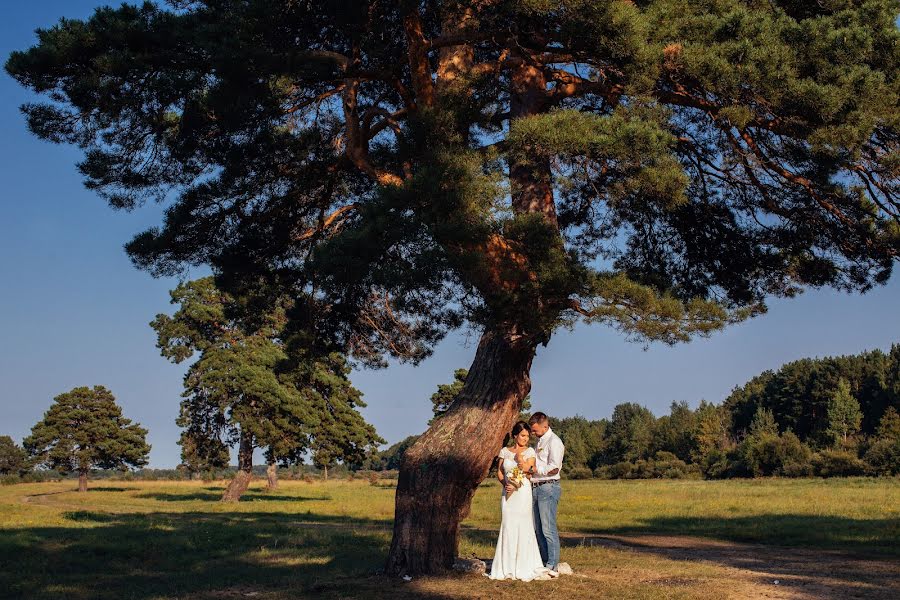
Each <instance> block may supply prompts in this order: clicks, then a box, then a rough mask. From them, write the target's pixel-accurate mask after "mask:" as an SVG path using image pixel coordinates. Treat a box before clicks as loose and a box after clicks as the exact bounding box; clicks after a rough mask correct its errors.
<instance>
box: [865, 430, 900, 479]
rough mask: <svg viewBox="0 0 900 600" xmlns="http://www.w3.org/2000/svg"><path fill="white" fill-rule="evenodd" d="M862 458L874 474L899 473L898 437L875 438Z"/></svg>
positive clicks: (899, 440)
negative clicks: (891, 438)
mask: <svg viewBox="0 0 900 600" xmlns="http://www.w3.org/2000/svg"><path fill="white" fill-rule="evenodd" d="M864 458H865V461H866V463H867V464H868V465H869V468H870V469H871V470H872V473H873V474H874V475H900V439H898V440H889V439H880V440H876V441H875V443H873V444H872V445H871V446H870V447H869V449H868V450H867V451H866V454H865V457H864Z"/></svg>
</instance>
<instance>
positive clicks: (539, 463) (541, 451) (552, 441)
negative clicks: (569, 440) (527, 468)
mask: <svg viewBox="0 0 900 600" xmlns="http://www.w3.org/2000/svg"><path fill="white" fill-rule="evenodd" d="M536 451H537V460H536V462H535V465H534V477H532V478H531V481H532V482H538V481H548V480H551V479H559V472H557V473H556V475H549V476H548V475H547V473H549V472H550V471H552V470H553V469H559V470H560V471H562V461H563V454H564V453H565V451H566V447H565V445H563V442H562V440H561V439H559V436H558V435H556V434H555V433H553V430H552V429H547V433H545V434H544V435H542V436H541V437H539V438H538V444H537V449H536Z"/></svg>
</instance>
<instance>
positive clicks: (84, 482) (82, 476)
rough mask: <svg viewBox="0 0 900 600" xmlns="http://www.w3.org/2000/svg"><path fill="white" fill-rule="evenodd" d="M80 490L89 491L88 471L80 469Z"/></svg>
mask: <svg viewBox="0 0 900 600" xmlns="http://www.w3.org/2000/svg"><path fill="white" fill-rule="evenodd" d="M78 491H79V492H86V491H87V471H79V472H78Z"/></svg>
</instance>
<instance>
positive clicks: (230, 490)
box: [222, 430, 253, 502]
mask: <svg viewBox="0 0 900 600" xmlns="http://www.w3.org/2000/svg"><path fill="white" fill-rule="evenodd" d="M251 479H253V436H252V435H250V434H249V433H245V432H244V431H243V430H241V441H240V446H239V448H238V472H237V473H235V475H234V479H232V480H231V483H229V484H228V487H227V488H226V489H225V493H224V494H222V502H237V501H238V500H240V499H241V496H242V495H243V494H244V492H246V491H247V488H248V487H250V480H251Z"/></svg>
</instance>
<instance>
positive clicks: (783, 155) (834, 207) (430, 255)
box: [6, 0, 900, 574]
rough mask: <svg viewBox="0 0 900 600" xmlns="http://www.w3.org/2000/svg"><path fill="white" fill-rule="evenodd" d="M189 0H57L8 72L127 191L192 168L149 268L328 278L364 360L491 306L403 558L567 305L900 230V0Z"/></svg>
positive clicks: (772, 285) (261, 279)
mask: <svg viewBox="0 0 900 600" xmlns="http://www.w3.org/2000/svg"><path fill="white" fill-rule="evenodd" d="M171 5H172V6H173V9H172V10H164V9H162V8H159V7H156V6H154V5H152V4H150V3H145V4H143V5H142V6H137V7H135V6H122V7H121V8H117V9H102V10H99V11H98V12H97V13H96V14H95V15H94V16H93V17H92V18H90V19H88V20H85V21H71V20H67V21H62V22H60V23H59V24H58V25H57V26H55V27H52V28H50V29H46V30H42V31H40V32H39V42H38V44H37V45H36V46H35V47H34V48H32V49H30V50H27V51H24V52H16V53H13V55H12V56H11V57H10V59H9V61H8V63H7V65H6V68H7V71H8V72H9V73H10V74H11V75H12V76H13V77H15V78H16V79H17V80H18V81H20V82H21V83H22V84H23V85H25V86H28V87H29V88H31V89H33V90H35V91H37V92H39V93H43V94H45V95H47V96H48V97H49V99H50V102H48V103H44V104H32V105H28V106H26V107H25V109H24V110H25V113H26V116H27V118H28V122H29V126H30V128H31V130H32V131H33V132H34V133H35V134H36V135H38V136H41V137H43V138H45V139H48V140H53V141H57V142H67V143H72V144H77V145H79V146H80V147H82V148H83V149H84V150H85V160H84V161H83V162H82V163H81V165H80V169H81V171H82V172H83V173H84V175H85V177H86V179H87V185H88V186H89V187H91V188H92V189H95V190H97V191H98V193H100V194H102V195H104V196H105V197H106V198H108V200H109V202H110V203H111V205H112V206H114V207H118V208H126V209H129V208H132V207H134V206H136V205H137V204H139V203H141V202H143V201H144V200H146V199H149V198H157V199H160V200H163V201H167V199H169V198H173V197H174V200H172V201H171V204H170V206H169V208H168V210H167V213H166V217H165V222H164V223H163V225H162V226H161V227H159V228H153V229H151V230H149V231H147V232H145V233H143V234H141V235H138V236H137V237H136V238H135V239H134V240H133V241H132V242H131V243H130V244H129V245H128V247H127V248H128V251H129V253H130V254H131V256H132V258H133V259H134V261H135V263H136V264H137V265H139V266H140V267H142V268H145V269H148V270H149V271H151V272H153V273H156V274H163V273H171V272H173V271H175V270H178V269H179V268H181V267H182V266H184V265H186V264H198V263H208V264H210V265H211V266H212V267H213V268H214V269H215V270H216V272H217V273H218V274H219V275H220V276H221V278H222V279H223V281H230V282H232V285H242V286H250V287H257V285H256V284H262V285H264V286H265V287H267V288H268V287H270V286H274V287H275V288H276V289H279V290H281V291H287V292H288V293H291V294H300V293H308V294H311V295H313V297H314V299H315V302H317V303H318V304H319V305H320V306H319V309H318V310H316V311H315V313H316V314H317V315H318V317H317V320H316V327H317V328H318V330H319V331H322V332H328V333H329V334H330V335H331V337H332V338H333V341H334V342H335V343H338V344H339V345H340V346H341V347H343V348H346V349H347V351H350V352H353V353H354V355H355V356H356V357H358V358H359V359H362V360H366V361H369V362H371V363H373V364H380V363H382V362H383V360H384V356H385V355H386V354H389V355H393V356H395V357H399V358H401V359H407V360H419V359H421V358H422V357H424V356H426V355H427V354H428V352H429V351H430V349H431V348H432V347H433V345H434V344H435V343H436V342H437V341H438V340H440V339H441V338H442V337H443V336H444V335H445V334H446V333H447V332H448V331H450V330H452V329H454V328H456V327H458V326H460V325H463V324H466V323H467V324H469V325H470V326H472V327H474V328H477V329H478V330H480V331H481V340H480V343H479V345H478V348H477V351H476V353H475V357H474V360H473V363H472V365H471V367H470V368H469V370H468V376H467V378H466V382H465V385H464V386H463V389H462V390H461V392H460V393H459V396H458V398H457V400H456V401H455V402H454V403H453V407H452V408H451V409H450V410H449V411H448V413H447V414H445V415H444V416H442V417H441V418H440V419H438V420H436V421H435V423H434V424H433V425H432V427H431V428H430V429H429V431H428V432H427V433H425V434H424V435H423V436H422V437H420V438H419V439H418V440H417V442H416V443H415V444H414V445H413V446H412V447H411V448H410V449H409V451H408V452H406V453H405V455H404V462H403V468H402V469H401V474H400V479H399V484H398V490H397V508H396V519H395V530H394V539H393V543H392V547H391V552H390V557H389V560H388V565H387V571H388V572H389V573H392V574H398V573H404V572H406V573H420V572H430V571H436V570H440V569H443V568H446V567H448V566H449V565H450V564H451V563H452V561H453V559H454V556H455V553H456V549H457V542H458V534H459V523H460V521H461V519H462V518H463V517H464V516H465V515H466V514H467V512H468V509H469V505H470V501H471V498H472V494H473V493H474V490H475V488H476V487H477V485H478V482H479V481H480V480H481V479H482V478H483V477H484V476H485V474H486V473H487V470H488V467H489V465H490V462H491V459H492V457H493V456H494V455H495V453H496V451H497V448H498V447H499V446H500V444H501V442H502V440H503V436H504V434H505V433H506V432H507V430H508V429H509V427H510V425H511V424H512V421H513V420H514V419H515V418H516V416H517V414H518V412H519V407H520V405H521V402H522V399H523V398H525V396H526V395H527V393H528V391H529V388H530V379H529V370H530V367H531V362H532V359H533V357H534V354H535V351H536V348H537V347H538V346H539V345H541V344H546V343H547V341H548V340H549V339H550V337H551V336H552V334H553V332H554V331H555V330H556V329H557V328H558V327H560V326H569V325H573V324H574V323H576V322H577V321H579V320H581V321H586V322H591V323H604V324H606V325H609V326H613V327H615V328H617V329H619V330H621V331H622V332H624V333H625V334H626V335H628V336H629V337H632V338H636V339H640V340H644V341H652V340H661V341H663V342H667V343H674V342H678V341H683V340H687V339H689V338H690V337H691V336H694V335H698V334H699V335H702V334H708V333H710V332H712V331H714V330H716V329H718V328H720V327H722V326H724V325H726V324H727V323H730V322H734V321H737V320H740V319H743V318H746V317H748V316H750V315H752V314H756V313H758V312H760V311H762V310H763V309H764V300H765V298H766V297H767V296H769V295H777V296H791V295H794V294H797V293H799V292H800V291H802V290H803V289H804V288H806V287H809V286H813V287H816V286H835V287H838V288H842V289H849V290H867V289H869V288H871V287H872V286H873V285H876V284H879V283H883V282H885V281H886V280H887V279H888V277H889V275H890V273H891V270H892V268H893V265H894V262H895V260H896V257H897V255H898V252H900V233H898V232H900V227H898V215H900V203H898V196H897V194H898V191H900V189H898V183H900V178H898V169H900V159H898V154H897V148H898V127H897V125H898V119H900V111H898V110H897V108H898V106H897V105H898V68H897V67H898V61H900V42H898V40H900V35H898V31H897V27H896V24H895V22H896V19H897V17H898V7H897V4H896V2H895V1H894V0H824V1H821V2H799V1H796V0H700V1H697V0H691V1H686V0H633V1H632V0H602V1H601V0H557V1H548V0H515V1H504V0H487V1H485V0H478V1H465V0H446V1H437V0H435V1H428V2H424V1H409V0H396V1H393V2H376V1H374V0H368V1H366V0H360V1H355V2H341V3H332V2H326V3H309V2H289V1H286V0H195V1H177V2H176V1H174V0H173V1H172V2H171ZM173 190H174V191H175V192H176V194H175V195H174V196H173V195H172V194H171V192H172V191H173ZM248 282H249V283H248ZM280 293H281V292H279V293H270V294H269V295H270V296H271V297H273V298H274V297H278V296H279V294H280Z"/></svg>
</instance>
